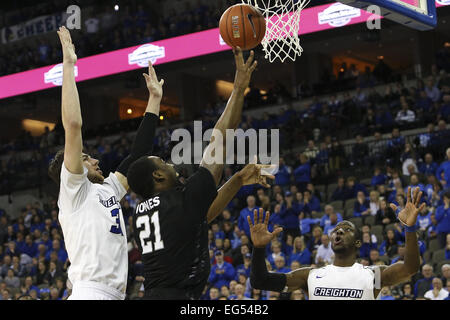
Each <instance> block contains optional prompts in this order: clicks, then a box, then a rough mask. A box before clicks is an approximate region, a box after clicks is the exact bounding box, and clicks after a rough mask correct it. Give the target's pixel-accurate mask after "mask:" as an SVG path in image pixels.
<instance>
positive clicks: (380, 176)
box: [370, 167, 387, 187]
mask: <svg viewBox="0 0 450 320" xmlns="http://www.w3.org/2000/svg"><path fill="white" fill-rule="evenodd" d="M386 182H387V176H386V175H385V174H384V173H382V172H381V169H380V168H379V167H375V171H374V173H373V177H372V181H371V183H370V184H371V185H372V187H376V186H378V185H384V184H386Z"/></svg>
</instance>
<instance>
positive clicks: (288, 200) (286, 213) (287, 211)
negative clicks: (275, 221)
mask: <svg viewBox="0 0 450 320" xmlns="http://www.w3.org/2000/svg"><path fill="white" fill-rule="evenodd" d="M284 200H285V201H284V203H283V204H282V205H281V212H280V216H281V217H282V219H283V225H284V230H283V232H284V233H285V234H286V235H287V234H290V235H292V236H293V237H296V236H298V235H299V234H300V230H299V227H298V214H299V212H297V211H295V209H294V207H293V201H294V197H293V195H292V193H291V192H290V191H286V196H285V198H284Z"/></svg>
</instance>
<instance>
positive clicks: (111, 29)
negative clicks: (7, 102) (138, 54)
mask: <svg viewBox="0 0 450 320" xmlns="http://www.w3.org/2000/svg"><path fill="white" fill-rule="evenodd" d="M161 2H162V1H159V3H158V4H157V5H155V4H153V5H152V4H151V3H150V1H129V2H127V3H125V4H124V5H123V6H119V7H118V10H117V11H116V10H115V9H114V4H112V3H111V2H108V4H103V3H102V2H99V3H95V2H92V1H78V2H77V1H71V2H70V3H65V2H59V3H48V5H46V6H43V7H42V9H41V10H39V11H38V12H39V13H41V14H53V13H56V12H65V11H66V9H67V7H68V6H69V5H73V4H78V5H79V6H80V8H81V9H82V13H83V12H86V11H87V10H85V8H87V7H89V8H92V11H89V12H91V13H90V15H89V16H86V15H83V16H82V26H81V29H80V30H76V29H75V30H72V37H73V38H74V43H75V45H76V48H77V56H78V58H83V57H87V56H91V55H94V54H99V53H103V52H107V51H112V50H117V49H122V48H126V47H131V46H136V45H139V44H144V43H149V42H153V41H157V40H162V39H167V38H171V37H176V36H180V35H183V34H188V33H193V32H198V31H202V30H206V29H211V28H216V27H218V24H219V20H220V17H221V15H222V13H223V12H224V11H225V10H226V9H227V8H228V7H229V6H231V5H233V4H236V3H238V2H240V1H237V0H224V1H201V0H200V1H198V2H197V3H196V5H195V6H192V5H191V3H190V2H187V1H185V2H178V3H177V6H174V7H173V8H172V9H169V10H166V11H163V10H162V8H164V6H163V4H162V3H161ZM84 4H85V5H84ZM37 16H39V15H37V14H36V12H35V11H33V8H30V10H27V9H24V10H21V11H19V14H17V15H12V16H11V18H10V19H8V21H6V23H7V24H6V23H5V28H8V26H13V25H14V24H17V23H18V21H21V22H25V21H27V19H26V18H28V20H29V19H32V18H33V17H37ZM0 29H1V28H0ZM6 34H8V33H6ZM12 44H13V45H12V46H8V48H5V49H4V50H1V51H0V53H1V54H0V76H2V75H6V74H11V73H16V72H20V71H26V70H29V69H34V68H37V67H42V66H47V65H51V64H55V63H59V62H60V61H61V59H62V56H61V50H60V44H59V43H58V42H57V38H56V36H55V39H50V41H48V40H46V41H43V40H42V39H41V38H40V37H38V38H37V39H36V37H35V38H32V39H25V40H21V41H16V42H13V43H12Z"/></svg>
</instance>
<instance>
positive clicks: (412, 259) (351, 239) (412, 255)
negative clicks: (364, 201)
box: [248, 187, 425, 300]
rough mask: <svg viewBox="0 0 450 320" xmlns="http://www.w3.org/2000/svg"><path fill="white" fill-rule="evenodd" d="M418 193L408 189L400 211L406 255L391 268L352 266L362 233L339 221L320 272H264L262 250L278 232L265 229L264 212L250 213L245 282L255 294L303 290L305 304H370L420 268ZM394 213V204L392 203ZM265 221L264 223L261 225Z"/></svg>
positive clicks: (313, 270)
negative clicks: (329, 259) (247, 278)
mask: <svg viewBox="0 0 450 320" xmlns="http://www.w3.org/2000/svg"><path fill="white" fill-rule="evenodd" d="M421 197H422V192H419V188H416V189H415V190H414V193H413V195H411V187H409V188H408V200H407V203H406V205H405V208H404V209H403V210H401V211H400V212H399V214H398V219H399V220H400V222H402V223H403V224H404V225H406V236H405V238H406V253H405V258H404V262H403V261H401V262H397V263H395V264H393V265H390V266H380V267H378V266H377V267H375V266H373V267H372V266H371V267H365V266H363V265H361V264H359V263H357V262H356V258H357V252H358V251H359V248H360V247H361V232H360V231H359V230H358V229H357V228H355V225H354V224H353V223H351V222H350V221H341V222H340V223H338V224H337V225H336V227H335V228H334V229H333V231H332V232H331V248H332V249H333V252H334V255H335V257H334V261H333V264H332V265H327V266H325V267H323V268H312V267H306V268H299V269H297V270H294V271H291V272H289V273H286V274H285V273H269V272H268V271H267V268H266V264H265V247H266V246H267V244H269V243H270V241H271V240H272V239H273V238H274V237H276V236H277V235H278V234H279V233H280V232H281V231H282V228H277V229H275V230H274V231H273V232H272V233H271V232H269V231H268V230H267V225H268V222H269V216H270V214H269V212H266V215H265V218H263V211H262V209H260V212H259V221H258V213H257V211H256V210H255V211H254V223H252V221H251V218H250V217H248V223H249V225H250V232H251V239H252V242H253V246H254V249H253V255H252V267H251V275H250V283H251V285H252V287H253V288H255V289H260V290H270V291H282V290H283V289H284V288H285V287H287V289H288V291H294V290H297V289H302V290H304V291H305V292H308V297H309V299H310V300H317V299H321V300H325V299H326V300H337V299H343V300H344V299H345V300H374V299H375V298H376V297H377V296H378V293H379V292H380V290H381V288H382V287H384V286H393V285H396V284H399V283H402V282H405V281H407V280H408V279H409V278H410V277H411V276H413V275H414V274H416V273H417V271H418V270H419V266H420V258H419V257H420V256H419V247H418V243H417V235H416V229H415V225H416V220H417V216H418V214H419V212H420V210H421V209H422V208H423V206H424V205H425V204H424V203H422V205H421V206H420V207H419V204H420V199H421ZM391 208H392V209H393V210H394V211H397V206H396V205H394V204H391ZM263 219H264V221H263Z"/></svg>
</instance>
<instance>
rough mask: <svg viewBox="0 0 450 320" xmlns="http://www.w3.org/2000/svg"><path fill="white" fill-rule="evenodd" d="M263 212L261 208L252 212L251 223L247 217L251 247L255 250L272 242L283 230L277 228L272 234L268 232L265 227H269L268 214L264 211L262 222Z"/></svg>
mask: <svg viewBox="0 0 450 320" xmlns="http://www.w3.org/2000/svg"><path fill="white" fill-rule="evenodd" d="M263 217H264V210H263V209H262V208H260V209H259V214H258V210H256V209H255V210H253V221H254V223H255V224H253V223H252V219H251V218H250V216H247V221H248V225H249V226H250V236H251V239H252V242H253V246H255V247H256V248H264V247H265V246H266V245H268V244H269V243H270V241H272V239H274V238H275V237H276V236H278V234H279V233H280V232H281V231H283V228H281V227H277V228H276V229H275V230H274V231H273V232H269V230H268V229H267V226H268V225H269V218H270V213H269V211H266V217H265V219H264V221H263Z"/></svg>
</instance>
